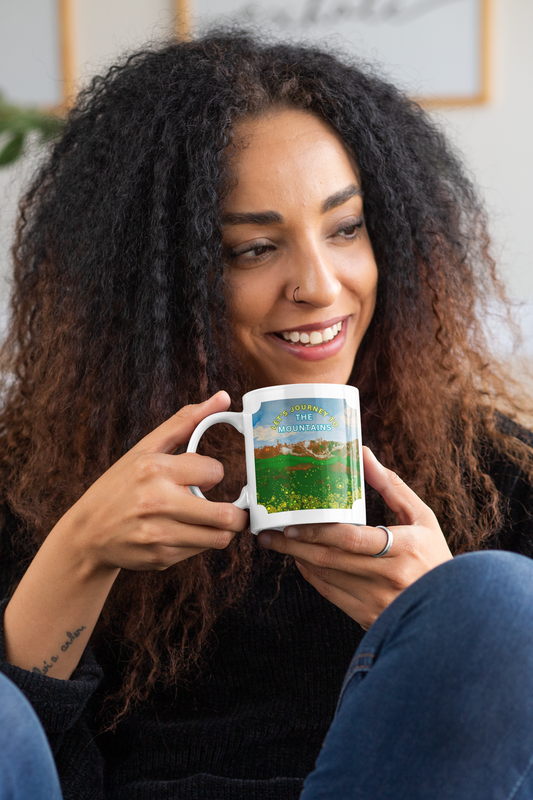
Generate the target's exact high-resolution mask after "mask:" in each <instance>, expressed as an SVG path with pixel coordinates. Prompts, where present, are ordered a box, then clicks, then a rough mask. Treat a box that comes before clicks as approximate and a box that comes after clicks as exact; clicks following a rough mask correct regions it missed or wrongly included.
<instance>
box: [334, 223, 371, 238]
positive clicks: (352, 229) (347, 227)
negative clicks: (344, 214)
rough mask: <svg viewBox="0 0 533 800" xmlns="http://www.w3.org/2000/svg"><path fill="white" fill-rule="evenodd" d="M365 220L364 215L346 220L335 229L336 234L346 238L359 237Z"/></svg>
mask: <svg viewBox="0 0 533 800" xmlns="http://www.w3.org/2000/svg"><path fill="white" fill-rule="evenodd" d="M364 222H365V221H364V218H363V217H358V218H357V219H353V218H352V219H348V220H344V221H343V222H342V225H341V226H340V227H339V228H337V230H336V231H335V233H334V236H338V237H339V239H345V240H351V239H357V237H358V236H359V233H360V231H361V228H362V227H363V225H364Z"/></svg>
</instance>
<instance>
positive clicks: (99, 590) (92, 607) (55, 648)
mask: <svg viewBox="0 0 533 800" xmlns="http://www.w3.org/2000/svg"><path fill="white" fill-rule="evenodd" d="M118 572H119V569H118V568H117V569H113V568H110V567H102V566H97V565H95V564H94V563H90V562H89V561H88V560H87V559H86V558H84V557H83V554H81V553H78V552H77V551H76V550H74V549H73V548H71V547H69V542H68V540H67V539H66V537H65V534H64V532H63V531H61V530H58V531H55V530H54V531H52V533H51V534H50V535H49V537H48V538H47V539H46V541H45V542H44V544H43V545H42V547H41V548H40V550H39V552H38V553H37V555H36V556H35V558H34V560H33V561H32V563H31V564H30V566H29V568H28V570H27V572H26V574H25V575H24V577H23V579H22V581H21V582H20V584H19V586H18V588H17V590H16V591H15V593H14V595H13V597H12V599H11V600H10V602H9V605H8V606H7V608H6V611H5V619H4V629H5V638H6V653H7V659H8V661H9V662H10V663H12V664H15V665H16V666H18V667H22V668H23V669H27V670H33V671H35V672H40V673H41V674H45V675H49V676H50V677H53V678H60V679H68V678H70V676H71V675H72V673H73V671H74V670H75V668H76V666H77V665H78V663H79V660H80V658H81V656H82V653H83V651H84V649H85V646H86V645H87V642H88V640H89V638H90V636H91V633H92V632H93V630H94V626H95V625H96V622H97V621H98V617H99V616H100V613H101V611H102V607H103V605H104V603H105V600H106V598H107V596H108V594H109V591H110V589H111V587H112V585H113V582H114V580H115V578H116V576H117V575H118Z"/></svg>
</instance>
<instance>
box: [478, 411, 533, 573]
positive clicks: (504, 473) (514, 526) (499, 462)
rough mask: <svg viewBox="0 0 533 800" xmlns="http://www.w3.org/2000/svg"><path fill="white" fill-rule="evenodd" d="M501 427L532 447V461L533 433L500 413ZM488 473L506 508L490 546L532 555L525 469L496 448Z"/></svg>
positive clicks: (531, 506)
mask: <svg viewBox="0 0 533 800" xmlns="http://www.w3.org/2000/svg"><path fill="white" fill-rule="evenodd" d="M497 424H498V427H499V428H500V430H501V431H502V432H503V433H506V434H507V435H511V436H514V437H515V438H516V439H519V440H520V441H521V442H523V443H524V444H525V445H527V446H528V447H529V448H531V457H532V461H533V433H532V432H531V431H529V430H527V428H524V427H523V426H521V425H519V424H518V423H516V422H513V421H512V420H510V419H508V418H507V417H504V416H503V415H502V414H499V415H498V416H497ZM489 474H490V475H491V477H492V479H493V480H494V483H495V485H496V487H497V489H498V491H499V493H500V497H501V502H502V511H503V525H502V528H501V530H500V531H499V532H498V534H496V536H495V537H494V539H493V540H492V541H491V542H490V546H491V547H494V548H497V549H501V550H512V551H514V552H516V553H522V555H525V556H529V557H533V485H532V483H531V480H530V479H529V477H528V476H527V475H526V474H525V473H524V471H523V470H522V469H520V468H518V467H517V466H516V465H515V464H512V463H510V462H509V461H508V460H507V459H505V458H502V456H501V455H499V454H498V453H497V451H495V450H493V452H492V458H491V459H490V469H489Z"/></svg>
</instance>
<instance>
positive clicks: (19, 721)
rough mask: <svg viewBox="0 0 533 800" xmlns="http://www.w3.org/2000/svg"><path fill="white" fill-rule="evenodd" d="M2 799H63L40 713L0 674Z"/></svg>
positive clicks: (0, 788)
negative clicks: (39, 716) (38, 715)
mask: <svg viewBox="0 0 533 800" xmlns="http://www.w3.org/2000/svg"><path fill="white" fill-rule="evenodd" d="M0 798H2V800H61V789H60V787H59V779H58V777H57V771H56V767H55V764H54V759H53V756H52V753H51V751H50V748H49V746H48V740H47V738H46V735H45V732H44V730H43V728H42V727H41V723H40V722H39V719H38V717H37V714H36V713H35V711H34V710H33V708H32V707H31V705H30V704H29V702H28V701H27V700H26V698H25V697H24V695H23V694H22V693H21V692H20V691H19V689H17V687H16V686H15V684H13V683H12V682H11V681H10V680H9V679H8V678H6V676H5V675H2V674H0Z"/></svg>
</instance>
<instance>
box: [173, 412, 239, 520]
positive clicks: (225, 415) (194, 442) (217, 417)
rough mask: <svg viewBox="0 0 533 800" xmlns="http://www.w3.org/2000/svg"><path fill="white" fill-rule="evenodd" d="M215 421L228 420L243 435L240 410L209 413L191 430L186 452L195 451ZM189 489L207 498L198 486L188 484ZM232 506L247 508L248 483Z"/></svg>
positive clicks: (198, 495) (197, 495)
mask: <svg viewBox="0 0 533 800" xmlns="http://www.w3.org/2000/svg"><path fill="white" fill-rule="evenodd" d="M217 422H228V423H229V424H230V425H233V427H234V428H236V429H237V430H238V431H239V433H242V434H243V435H244V414H243V412H242V411H221V412H219V413H218V414H211V415H210V416H209V417H206V418H205V419H203V420H202V421H201V422H200V424H199V425H197V426H196V428H195V429H194V431H193V434H192V436H191V438H190V440H189V444H188V445H187V452H188V453H196V448H197V447H198V443H199V442H200V439H201V437H202V436H203V434H204V433H205V432H206V430H207V429H208V428H210V427H211V425H216V424H217ZM189 489H190V490H191V492H192V493H193V494H195V495H196V497H203V498H204V500H207V498H206V497H205V495H203V494H202V492H201V491H200V487H199V486H190V485H189ZM233 505H234V506H237V508H249V507H250V500H249V495H248V484H246V486H243V488H242V491H241V493H240V495H239V497H238V499H237V500H235V501H234V503H233Z"/></svg>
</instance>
